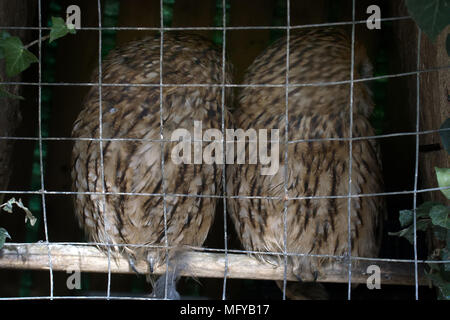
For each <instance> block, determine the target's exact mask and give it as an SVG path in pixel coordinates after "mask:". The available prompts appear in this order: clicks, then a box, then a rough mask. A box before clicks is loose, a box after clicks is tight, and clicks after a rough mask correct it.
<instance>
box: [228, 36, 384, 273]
mask: <svg viewBox="0 0 450 320" xmlns="http://www.w3.org/2000/svg"><path fill="white" fill-rule="evenodd" d="M286 40H287V39H286V37H284V38H282V39H280V40H278V41H276V42H275V43H274V44H272V45H271V46H270V47H269V48H267V49H266V50H265V51H264V52H263V53H262V54H261V55H260V56H259V57H258V58H256V60H255V61H254V62H253V64H252V65H251V66H250V67H249V69H248V71H247V73H246V75H245V79H244V83H249V84H285V79H286ZM289 63H290V65H289V83H290V84H301V83H303V84H305V83H320V82H331V81H343V80H349V79H350V69H351V42H350V39H349V37H348V36H347V35H346V34H345V32H343V31H340V30H336V29H334V30H333V29H322V30H310V31H303V32H296V33H294V32H293V33H291V38H290V54H289ZM371 70H372V67H371V65H370V62H369V61H368V59H367V57H366V54H365V50H364V48H363V47H362V46H360V45H359V44H356V47H355V69H354V76H355V79H358V78H362V77H367V76H369V75H370V74H371ZM285 94H286V91H285V88H283V87H281V88H270V87H258V88H255V87H253V88H252V87H245V88H244V89H243V90H242V91H241V93H240V95H239V97H238V106H237V110H236V111H235V114H234V120H235V124H236V126H237V127H238V128H242V129H244V130H246V129H248V128H253V129H255V130H258V129H268V130H269V129H279V130H280V152H279V161H280V166H279V170H278V172H277V173H276V174H275V175H272V176H270V175H261V174H260V172H261V165H260V164H257V165H233V166H230V168H229V169H227V170H228V171H227V173H228V179H227V180H228V181H227V183H228V185H227V189H228V193H229V194H230V195H241V196H276V197H281V199H284V197H285V190H284V170H285V169H284V166H285V159H284V154H285V151H284V150H285V148H284V141H285V132H286V131H285V110H286V103H285ZM349 96H350V85H349V84H341V85H327V86H299V87H292V88H290V89H289V94H288V102H289V108H288V120H289V127H288V132H289V140H301V139H318V138H338V137H340V138H342V137H348V136H349V122H350V119H349V117H350V114H349V101H350V99H349ZM372 109H373V102H372V98H371V93H370V90H369V89H368V88H367V86H366V85H365V83H361V82H358V83H355V84H354V105H353V137H360V136H373V135H374V131H373V129H372V127H371V125H370V123H369V121H368V119H367V118H368V116H369V115H370V114H371V112H372ZM377 150H378V149H377V145H376V142H375V140H357V141H353V167H352V194H363V193H378V192H382V190H383V181H382V174H381V164H380V158H379V155H378V151H377ZM348 158H349V144H348V142H344V141H313V142H311V141H310V142H297V143H292V144H289V147H288V162H287V163H288V165H287V166H288V167H287V190H288V195H289V197H303V196H307V197H309V196H346V195H347V194H348V171H349V170H348V164H349V161H348V160H349V159H348ZM229 211H230V214H231V217H232V220H233V222H234V225H235V228H236V230H237V233H238V235H239V237H240V240H241V242H242V244H243V246H244V248H245V249H247V250H253V251H262V252H267V251H270V252H280V253H282V252H283V251H284V231H283V230H284V224H283V216H284V201H283V200H270V199H235V198H233V199H230V200H229ZM383 213H384V200H383V198H382V197H357V198H354V199H352V201H351V246H352V250H351V252H352V255H353V256H360V257H375V256H376V255H377V254H378V251H379V245H380V241H379V240H380V234H381V226H382V215H383ZM347 216H348V206H347V199H346V198H330V199H302V200H290V201H289V202H288V203H287V216H286V225H287V251H288V252H292V253H304V254H328V255H345V254H347V250H348V224H347ZM256 256H257V257H258V258H260V259H263V260H265V261H268V262H270V263H274V264H276V265H279V264H280V265H282V263H283V261H284V259H283V256H282V255H281V256H278V259H277V258H276V256H273V255H264V254H257V255H256ZM288 261H289V267H290V268H292V270H293V272H294V273H295V274H296V275H297V276H299V277H304V276H305V275H307V274H309V275H311V274H312V275H314V276H320V274H321V269H322V267H323V266H324V265H325V264H329V263H332V262H333V261H335V260H331V259H327V258H311V257H292V258H289V259H288Z"/></svg>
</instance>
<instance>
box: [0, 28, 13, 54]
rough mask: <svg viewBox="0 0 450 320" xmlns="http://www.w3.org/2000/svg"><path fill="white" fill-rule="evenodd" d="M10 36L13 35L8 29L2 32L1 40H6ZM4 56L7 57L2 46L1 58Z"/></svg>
mask: <svg viewBox="0 0 450 320" xmlns="http://www.w3.org/2000/svg"><path fill="white" fill-rule="evenodd" d="M9 37H11V35H10V34H9V33H8V32H6V31H2V32H0V40H4V39H6V38H9ZM3 58H5V54H4V52H3V49H2V48H1V47H0V59H3Z"/></svg>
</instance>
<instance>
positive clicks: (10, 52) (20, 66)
mask: <svg viewBox="0 0 450 320" xmlns="http://www.w3.org/2000/svg"><path fill="white" fill-rule="evenodd" d="M0 48H2V49H3V52H4V55H5V62H6V75H7V76H8V77H13V76H15V75H17V74H19V73H21V72H22V71H24V70H25V69H27V68H28V67H29V66H30V64H32V63H34V62H38V59H37V58H36V56H35V55H34V54H32V53H31V52H30V51H28V50H27V49H25V48H24V46H23V44H22V41H21V40H20V39H19V38H18V37H9V38H6V39H2V40H0Z"/></svg>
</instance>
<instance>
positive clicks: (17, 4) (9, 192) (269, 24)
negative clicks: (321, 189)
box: [0, 0, 450, 300]
mask: <svg viewBox="0 0 450 320" xmlns="http://www.w3.org/2000/svg"><path fill="white" fill-rule="evenodd" d="M74 4H75V5H78V6H79V7H80V8H81V17H82V19H81V21H82V25H81V29H79V30H77V33H76V35H73V36H67V37H65V38H62V39H58V40H57V41H56V42H52V43H50V44H49V43H48V42H44V41H42V42H39V44H38V45H37V46H34V47H33V48H32V51H33V52H34V53H35V54H36V56H37V57H38V61H39V62H38V63H37V64H34V65H32V66H31V68H30V69H29V70H27V71H26V72H25V73H24V74H23V75H22V77H21V78H15V79H8V80H5V79H4V78H3V77H2V79H0V80H1V83H0V84H1V85H5V86H8V88H12V89H13V90H20V93H21V95H23V96H24V97H25V100H24V101H21V102H20V104H19V103H18V102H11V103H10V102H3V101H4V100H1V101H2V102H1V103H2V105H0V107H1V108H5V109H4V110H5V111H2V113H3V112H4V114H5V115H7V117H5V118H7V119H8V120H7V123H8V128H9V130H6V129H4V131H3V132H2V134H1V136H0V142H1V143H2V144H3V145H2V146H1V148H6V149H5V150H9V151H8V152H7V154H10V160H4V159H0V160H2V161H3V160H4V161H3V162H1V161H0V164H2V165H3V164H4V163H5V164H4V165H3V166H4V167H5V168H6V170H4V172H6V173H7V174H4V172H1V174H0V178H2V180H3V181H0V185H1V188H2V189H1V190H0V195H1V197H2V199H3V202H5V201H7V200H8V199H10V198H12V197H15V198H16V199H18V198H21V199H22V201H23V203H24V204H25V206H27V207H28V208H29V209H30V210H31V212H32V213H33V214H34V215H35V216H36V217H37V218H38V222H37V224H36V225H35V226H34V227H30V226H24V225H23V223H22V220H21V218H18V215H19V214H21V213H20V209H15V211H16V210H17V212H15V213H17V214H11V215H10V214H6V213H5V214H0V227H5V228H6V229H7V230H8V232H9V233H10V234H11V236H12V241H11V242H6V243H5V245H4V247H3V248H2V249H0V282H1V286H0V300H12V299H58V298H74V299H99V298H100V299H154V297H152V296H151V295H150V292H151V287H150V286H149V285H148V284H147V283H146V281H145V276H144V275H136V274H135V273H134V272H133V271H132V270H131V269H130V267H129V265H128V261H127V260H126V259H125V258H123V257H120V256H117V257H116V256H114V254H113V253H112V252H111V250H109V249H108V250H107V251H106V252H107V253H106V254H104V253H102V252H100V251H99V250H98V249H97V248H96V246H104V247H106V248H109V247H108V246H109V245H108V244H105V243H89V242H86V241H85V238H84V236H83V234H82V231H81V229H80V228H78V222H77V221H76V219H75V216H74V214H73V201H72V198H73V197H74V195H76V194H77V193H76V192H74V191H72V190H71V177H70V170H71V168H70V154H71V149H72V146H73V142H74V138H71V128H72V124H73V122H74V120H75V118H76V116H77V114H78V113H79V111H80V109H81V106H82V104H83V98H84V96H85V95H86V93H87V91H88V90H89V89H90V88H92V87H96V88H98V89H99V91H100V92H101V90H102V87H104V86H108V84H107V83H102V80H101V77H99V79H100V80H99V82H98V83H93V82H91V74H92V72H93V70H95V67H96V66H97V65H98V66H100V68H99V72H101V70H102V68H101V66H102V61H103V60H104V58H105V57H106V56H107V54H108V52H109V51H110V50H111V49H113V48H115V47H116V46H120V45H123V44H125V43H127V42H128V41H130V40H135V39H140V38H142V37H144V36H147V35H156V34H158V33H160V34H161V43H163V42H164V34H166V33H170V32H174V31H177V32H189V33H197V34H200V35H202V36H205V37H207V38H209V39H211V40H213V41H214V42H215V43H216V44H217V45H219V46H220V47H221V50H222V63H223V66H222V67H223V70H225V67H226V66H225V64H226V56H228V58H229V59H228V61H230V62H231V63H232V64H233V66H234V69H233V76H234V83H232V84H226V83H225V82H224V81H223V82H222V83H219V84H217V86H219V87H220V88H221V89H222V90H223V91H222V92H224V90H225V89H226V88H232V90H234V91H237V92H238V91H239V90H241V89H242V88H243V87H245V86H248V84H245V83H242V81H243V75H244V72H245V70H246V68H247V67H248V66H249V65H250V64H251V63H252V61H253V60H254V59H255V58H256V57H257V56H258V55H259V54H260V53H261V52H262V51H263V50H264V49H265V48H266V47H267V46H268V45H269V44H270V43H272V42H274V41H275V40H276V39H278V38H280V37H282V36H287V39H289V34H290V32H293V31H295V30H299V29H308V28H325V27H343V28H346V29H347V30H348V31H349V33H350V34H351V39H352V48H353V47H354V43H355V40H356V41H358V42H362V43H363V44H364V45H365V46H366V48H367V51H368V54H369V57H370V59H371V60H372V63H373V65H374V71H375V73H374V75H373V76H372V77H370V78H365V79H354V78H353V68H352V71H351V77H350V79H348V81H345V83H347V84H350V87H351V88H353V84H354V83H356V82H361V81H363V82H367V83H369V84H370V85H371V87H372V89H373V92H374V100H375V104H376V108H375V111H374V113H373V115H372V117H371V119H370V120H371V123H372V126H373V127H374V128H375V131H376V136H373V137H352V135H351V133H350V137H349V138H342V140H345V143H348V144H349V146H350V154H349V161H350V167H351V159H352V157H351V152H352V147H351V146H352V143H353V142H354V141H356V140H358V139H376V140H377V142H378V143H379V145H380V147H381V154H382V162H383V176H384V180H385V191H384V192H383V193H378V194H356V195H355V194H354V193H351V190H350V191H349V193H348V194H347V195H336V197H341V198H345V199H348V201H349V203H350V201H351V199H352V198H354V197H384V198H385V199H386V202H387V209H388V218H387V220H386V221H385V222H384V230H385V231H384V233H383V241H382V247H381V253H380V255H379V257H374V258H366V257H354V256H351V255H349V256H345V257H333V258H336V259H340V261H342V263H341V264H339V266H338V267H334V268H333V269H329V270H326V271H327V272H326V273H325V274H324V275H322V276H321V277H320V278H319V279H317V281H319V282H321V283H325V284H326V285H327V289H328V291H329V293H330V297H331V298H332V299H380V298H384V299H435V298H436V293H435V290H434V289H432V288H431V286H430V283H431V282H430V281H429V280H428V279H427V278H426V276H425V273H424V272H425V271H424V270H425V267H426V265H427V264H429V263H450V261H430V260H428V258H427V257H428V254H429V253H430V250H432V249H430V248H431V247H430V244H431V243H432V242H433V240H432V239H430V235H429V234H426V233H423V232H418V231H419V230H418V229H417V228H416V225H415V224H414V241H413V245H410V244H409V243H408V242H407V241H406V240H405V239H402V238H399V237H393V236H390V235H388V233H389V232H395V231H398V230H399V229H400V224H399V222H398V217H399V213H398V212H399V211H400V210H403V209H413V211H414V212H415V210H416V208H417V207H418V206H419V204H420V203H422V202H424V201H425V200H430V199H433V200H440V201H442V202H444V203H448V202H445V201H447V200H446V199H445V198H443V197H442V195H440V190H441V189H442V188H439V187H438V186H437V183H436V181H435V180H433V178H432V176H431V174H430V172H431V170H432V168H433V166H440V167H445V166H447V167H448V166H449V161H448V156H447V155H446V154H445V151H444V150H439V148H438V149H437V150H435V149H433V148H431V149H432V150H431V151H430V150H428V151H427V150H426V149H427V148H426V147H427V146H436V144H437V145H439V126H440V124H441V123H442V122H443V121H444V120H445V119H446V118H448V116H449V110H450V108H449V107H448V100H447V96H445V99H443V98H442V95H443V92H445V90H447V93H446V95H448V80H449V70H448V68H449V67H450V65H449V60H448V57H447V56H443V55H442V54H441V53H440V52H439V51H438V50H437V49H436V46H437V45H435V44H433V43H431V42H430V40H429V39H428V38H427V37H426V36H425V35H423V34H422V33H421V31H420V30H419V29H418V27H417V25H416V24H415V23H414V21H413V20H412V18H411V17H410V16H409V14H408V12H407V10H406V7H405V6H404V4H403V1H382V0H378V1H366V0H360V1H356V0H346V1H340V2H339V4H337V2H336V1H331V0H319V1H314V3H311V2H310V1H301V0H246V1H239V0H196V1H189V0H155V1H150V0H149V1H140V0H132V1H131V0H127V1H124V0H98V1H92V0H77V1H75V0H72V1H66V0H63V1H54V0H33V1H32V0H28V1H17V0H0V8H2V10H5V11H4V12H5V13H6V14H5V16H8V17H9V18H8V19H6V18H5V19H6V20H4V21H0V30H5V31H8V32H9V33H11V34H13V35H19V36H20V37H21V38H22V39H25V40H27V41H28V42H31V41H32V40H35V39H42V38H43V37H44V35H46V34H47V33H48V32H49V30H50V27H49V21H50V18H51V17H52V16H60V17H65V15H66V8H67V7H68V6H69V5H74ZM372 4H376V5H378V6H379V7H380V8H381V13H382V18H381V29H375V30H369V29H368V28H367V27H366V20H367V17H368V14H367V12H366V9H367V7H368V6H369V5H372ZM13 13H14V14H13ZM15 13H17V14H15ZM0 14H1V13H0ZM0 17H1V15H0ZM25 40H24V42H25ZM441 40H442V39H441ZM441 40H439V39H438V42H437V43H438V45H439V43H442V41H441ZM439 41H441V42H439ZM287 47H288V48H289V41H288V43H287ZM161 48H163V46H161ZM441 49H442V48H441ZM161 50H162V49H161ZM444 51H445V50H444ZM353 54H354V51H353V50H352V56H351V59H352V62H353V61H354V60H353V59H354V55H353ZM287 56H289V50H288V55H287ZM287 60H288V59H287ZM287 66H289V63H287ZM161 67H162V68H164V66H163V65H162V66H161ZM0 71H1V70H0ZM2 76H3V74H2ZM120 85H121V86H127V85H132V84H120ZM164 85H167V84H165V83H163V82H162V79H161V82H160V83H159V85H158V86H159V87H161V88H162V87H164ZM295 85H299V84H290V83H289V79H288V78H287V81H286V83H285V84H283V86H284V87H285V88H286V92H287V90H288V89H289V88H290V86H295ZM300 85H303V86H306V85H312V86H314V85H329V86H332V85H334V84H333V83H324V84H300ZM351 90H352V89H351ZM100 96H101V94H100ZM8 103H10V105H9V104H8ZM286 104H287V99H286ZM349 104H350V110H352V109H351V108H352V100H351V101H349ZM161 108H164V105H163V104H162V103H161ZM11 110H15V111H11ZM19 110H20V112H19ZM287 110H288V107H287V106H286V112H287ZM222 112H225V110H224V104H223V103H222ZM19 114H20V115H19ZM99 114H100V115H101V114H102V113H101V112H100V113H99ZM350 114H352V112H350ZM285 119H286V125H287V126H288V125H289V118H288V115H287V114H286V116H285ZM99 123H102V119H99ZM349 123H350V124H351V123H352V116H351V115H349ZM161 126H163V122H161ZM6 127H7V126H6V125H5V126H4V128H6ZM224 129H225V128H224V127H223V123H222V133H224V131H223V130H224ZM161 132H162V131H161ZM94 139H95V140H96V141H99V142H100V143H102V141H106V139H103V137H102V136H101V135H100V136H99V137H94ZM162 139H167V137H163V138H162ZM323 140H325V141H326V140H330V139H323ZM301 142H302V141H300V142H299V141H287V140H286V141H285V142H283V143H286V145H287V144H288V143H301ZM7 148H9V149H7ZM428 149H429V148H428ZM1 150H3V149H1ZM6 158H7V157H6ZM224 168H225V165H224ZM225 170H226V168H225ZM162 172H163V174H164V170H162ZM433 172H434V171H433ZM223 178H224V181H223V185H224V186H225V184H226V181H225V180H226V177H225V173H224V175H223ZM350 189H351V188H350ZM101 194H103V195H105V192H104V191H103V193H101ZM142 196H148V197H152V196H160V197H166V196H174V195H171V194H170V193H166V192H165V191H164V190H163V191H162V193H161V194H157V195H155V194H149V195H145V194H144V195H142ZM176 196H181V197H189V196H197V195H185V194H182V195H176ZM200 196H201V195H200ZM252 196H254V197H256V195H252ZM215 197H216V198H217V200H218V208H217V213H216V217H215V220H214V223H213V225H212V227H211V230H210V232H209V235H208V238H207V240H206V242H205V244H204V246H203V247H202V248H193V250H192V251H190V252H189V253H187V256H188V261H189V265H190V270H195V272H194V274H192V273H186V274H182V275H183V276H185V277H183V278H182V279H181V280H180V282H179V285H178V289H179V292H180V294H181V296H182V297H183V298H195V299H198V298H199V299H242V298H244V299H245V298H251V299H281V298H286V283H287V282H290V281H296V280H297V279H296V277H295V276H294V275H293V274H291V273H290V272H289V269H288V268H287V266H286V265H284V266H283V265H280V266H278V267H274V266H272V265H269V264H267V265H265V264H263V263H260V262H258V261H257V260H255V259H254V258H253V257H251V256H249V255H248V253H252V252H249V251H248V250H243V249H242V246H241V244H240V243H239V240H238V237H237V236H236V234H235V231H234V228H233V225H232V222H231V221H230V218H229V217H228V213H227V199H229V198H230V195H228V194H227V193H226V191H222V194H221V195H219V196H215ZM250 197H251V196H250ZM313 198H314V196H312V197H311V199H313ZM282 200H284V201H285V203H286V206H289V201H295V200H299V199H295V198H292V199H290V197H289V195H288V194H286V197H285V198H284V199H282ZM3 202H2V203H3ZM349 208H350V206H349ZM281 214H283V213H281ZM349 216H350V209H349ZM349 219H350V218H349ZM349 221H350V220H349ZM349 228H350V222H349ZM280 232H283V230H280ZM275 254H279V255H281V256H283V257H284V258H286V257H287V256H288V255H290V254H294V255H295V254H297V255H298V254H299V253H289V252H286V251H282V252H278V253H275ZM284 261H287V260H286V259H285V260H284ZM370 265H377V266H379V267H380V269H381V270H382V278H381V286H382V289H381V290H369V289H368V288H367V287H366V285H365V284H366V281H367V278H368V273H367V267H368V266H370ZM136 268H137V269H138V270H139V271H141V272H142V273H145V272H146V270H147V269H146V266H145V263H144V262H142V263H140V262H138V263H137V265H136ZM164 270H165V269H164V267H162V268H160V269H158V270H156V271H155V273H157V274H162V273H163V272H164ZM74 271H80V272H81V278H80V281H81V283H80V285H79V287H77V288H75V289H74V288H73V287H70V286H69V285H68V283H69V282H70V281H71V280H70V279H72V278H71V277H72V276H73V274H74V273H73V272H74ZM69 278H70V279H69ZM194 278H195V279H194ZM68 279H69V280H70V281H69V280H68ZM197 279H198V280H197ZM271 280H279V281H281V283H283V285H282V286H281V288H282V290H281V291H280V290H279V288H278V287H277V286H276V285H275V282H274V281H271ZM355 284H360V285H359V286H355ZM165 298H167V296H166V297H165Z"/></svg>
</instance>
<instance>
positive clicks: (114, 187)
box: [72, 32, 231, 272]
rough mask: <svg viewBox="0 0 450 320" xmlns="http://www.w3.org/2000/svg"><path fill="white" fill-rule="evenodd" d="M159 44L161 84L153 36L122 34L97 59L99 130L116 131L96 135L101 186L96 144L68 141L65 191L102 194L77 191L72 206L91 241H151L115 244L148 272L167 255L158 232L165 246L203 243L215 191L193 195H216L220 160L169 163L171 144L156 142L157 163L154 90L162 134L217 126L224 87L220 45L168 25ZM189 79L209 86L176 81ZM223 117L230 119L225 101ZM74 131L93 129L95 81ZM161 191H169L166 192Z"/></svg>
mask: <svg viewBox="0 0 450 320" xmlns="http://www.w3.org/2000/svg"><path fill="white" fill-rule="evenodd" d="M163 42H164V46H163V66H162V70H163V77H162V81H163V83H164V84H173V86H165V87H163V88H160V87H159V84H160V36H155V37H148V38H145V39H142V40H138V41H133V42H130V43H129V44H127V45H125V46H123V47H121V48H118V49H115V50H113V51H112V52H111V53H110V54H109V55H108V57H107V58H106V59H105V60H104V61H103V63H102V83H103V84H106V85H104V86H102V88H101V91H102V101H101V107H102V110H103V112H102V138H104V139H122V140H103V142H102V154H103V172H104V173H103V174H104V185H103V184H102V165H101V156H100V142H99V141H94V140H76V141H75V143H74V147H73V153H72V159H73V170H72V178H73V190H74V191H76V192H81V193H82V192H95V193H101V192H102V191H105V192H106V193H107V195H105V196H103V195H102V194H77V195H76V196H75V213H76V216H77V217H78V220H79V223H80V225H81V227H82V228H83V229H84V231H85V233H86V235H87V236H88V238H89V240H90V241H93V242H97V243H111V244H124V245H126V244H135V245H151V246H156V248H155V247H153V248H151V247H139V246H129V247H125V248H124V247H121V248H119V247H113V249H117V250H118V251H121V252H123V253H125V255H126V256H127V257H129V259H130V260H129V261H130V263H131V264H132V265H133V263H134V261H135V260H145V261H147V263H148V265H149V269H150V272H152V270H153V269H154V268H155V267H158V266H160V265H161V264H162V263H164V262H165V261H166V259H165V255H166V250H164V249H158V248H157V247H158V246H162V247H164V246H165V245H166V240H167V244H168V245H169V246H170V247H183V246H187V245H189V246H201V245H202V244H203V242H204V241H205V239H206V236H207V234H208V231H209V228H210V226H211V224H212V222H213V218H214V212H215V207H216V202H217V199H216V198H213V197H196V196H195V195H212V196H214V195H218V194H221V193H222V191H221V190H222V179H221V178H222V166H220V165H201V164H175V163H174V162H173V161H172V159H171V150H172V148H173V147H174V145H176V142H164V149H163V150H164V167H163V168H162V166H161V160H162V159H161V158H162V157H161V154H162V153H161V141H160V140H159V139H161V137H160V90H162V109H163V114H162V119H163V127H164V129H163V137H164V139H165V140H169V139H171V133H172V132H173V131H174V130H176V129H179V128H184V129H186V130H188V131H190V132H191V134H192V131H193V128H194V121H196V120H197V121H202V125H203V128H205V129H207V128H218V129H220V128H221V123H222V88H221V87H220V86H217V85H218V84H219V85H220V84H221V83H222V74H223V72H222V52H221V50H220V49H219V50H218V49H217V48H215V47H214V45H213V44H212V43H211V42H209V41H208V40H205V39H203V38H201V37H199V36H194V35H188V34H178V33H171V32H166V33H164V36H163ZM97 74H98V71H96V72H95V73H94V77H93V82H95V83H97V82H98V75H97ZM224 75H225V79H224V82H225V83H231V78H230V75H231V72H230V66H229V65H228V64H227V68H226V70H225V73H224ZM108 84H116V85H108ZM121 84H134V86H133V85H131V86H127V85H121ZM189 84H190V85H193V84H203V85H205V84H213V85H216V86H176V85H189ZM225 94H226V98H225V102H226V103H227V104H228V103H229V99H230V96H231V92H230V91H229V90H228V89H227V90H226V91H225ZM224 115H225V119H224V121H225V124H226V125H228V122H229V121H230V117H229V113H228V111H227V108H226V106H225V112H224ZM72 135H73V137H74V138H99V137H100V131H99V90H98V87H97V86H93V87H92V88H91V89H90V91H89V93H88V95H87V97H86V99H85V101H84V105H83V108H82V110H81V112H80V114H79V116H78V118H77V119H76V121H75V123H74V126H73V132H72ZM136 139H138V140H136ZM163 170H164V181H163V174H162V171H163ZM115 193H119V194H118V195H116V194H115ZM120 193H122V194H120ZM123 193H132V194H131V195H129V194H123ZM134 193H144V194H147V195H134ZM163 193H166V194H168V195H167V196H166V197H165V199H164V197H163ZM182 194H189V195H191V196H181V195H182ZM103 199H104V201H103ZM164 204H165V206H166V218H167V219H166V223H167V225H166V227H167V238H166V233H165V222H164ZM169 254H170V253H169Z"/></svg>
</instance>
